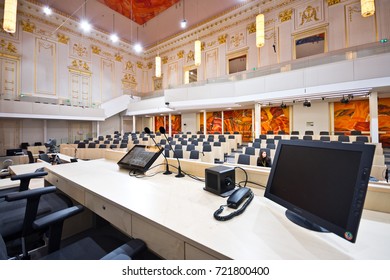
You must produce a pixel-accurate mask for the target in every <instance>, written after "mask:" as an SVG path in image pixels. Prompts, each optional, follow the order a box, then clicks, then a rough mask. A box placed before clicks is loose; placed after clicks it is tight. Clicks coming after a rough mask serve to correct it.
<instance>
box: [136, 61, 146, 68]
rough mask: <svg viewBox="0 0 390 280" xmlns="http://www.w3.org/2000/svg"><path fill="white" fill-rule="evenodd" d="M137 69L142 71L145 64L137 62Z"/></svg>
mask: <svg viewBox="0 0 390 280" xmlns="http://www.w3.org/2000/svg"><path fill="white" fill-rule="evenodd" d="M137 67H138V68H139V69H142V68H143V67H144V64H143V63H142V62H141V61H137Z"/></svg>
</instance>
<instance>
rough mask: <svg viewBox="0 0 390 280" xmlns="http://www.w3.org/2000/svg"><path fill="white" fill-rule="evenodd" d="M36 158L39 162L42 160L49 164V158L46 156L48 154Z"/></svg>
mask: <svg viewBox="0 0 390 280" xmlns="http://www.w3.org/2000/svg"><path fill="white" fill-rule="evenodd" d="M38 157H39V159H40V160H43V161H46V162H49V163H50V162H51V161H50V157H49V156H48V154H39V155H38Z"/></svg>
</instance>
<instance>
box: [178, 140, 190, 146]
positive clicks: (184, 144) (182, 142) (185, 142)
mask: <svg viewBox="0 0 390 280" xmlns="http://www.w3.org/2000/svg"><path fill="white" fill-rule="evenodd" d="M180 143H181V144H182V145H183V146H186V145H187V144H188V141H187V140H181V142H180Z"/></svg>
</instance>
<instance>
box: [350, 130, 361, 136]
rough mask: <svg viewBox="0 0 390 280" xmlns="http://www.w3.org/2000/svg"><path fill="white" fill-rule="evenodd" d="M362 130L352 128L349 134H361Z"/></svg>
mask: <svg viewBox="0 0 390 280" xmlns="http://www.w3.org/2000/svg"><path fill="white" fill-rule="evenodd" d="M361 134H362V132H361V131H360V130H352V131H351V135H361Z"/></svg>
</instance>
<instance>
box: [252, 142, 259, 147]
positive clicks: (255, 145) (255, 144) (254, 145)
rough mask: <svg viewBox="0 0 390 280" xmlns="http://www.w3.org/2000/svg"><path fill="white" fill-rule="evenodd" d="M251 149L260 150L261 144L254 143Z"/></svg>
mask: <svg viewBox="0 0 390 280" xmlns="http://www.w3.org/2000/svg"><path fill="white" fill-rule="evenodd" d="M252 147H253V148H255V149H260V147H261V143H260V142H254V143H253V145H252Z"/></svg>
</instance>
